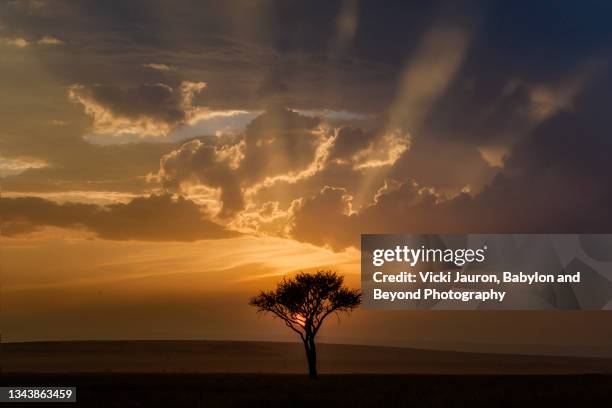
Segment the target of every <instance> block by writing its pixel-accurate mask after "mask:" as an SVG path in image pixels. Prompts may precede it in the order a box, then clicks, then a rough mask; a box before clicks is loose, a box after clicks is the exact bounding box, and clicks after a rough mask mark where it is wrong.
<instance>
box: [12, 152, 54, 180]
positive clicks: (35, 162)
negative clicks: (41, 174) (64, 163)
mask: <svg viewBox="0 0 612 408" xmlns="http://www.w3.org/2000/svg"><path fill="white" fill-rule="evenodd" d="M48 165H49V164H48V163H47V162H45V161H44V160H40V159H36V158H32V157H2V156H0V177H6V176H13V175H17V174H21V173H23V172H24V171H26V170H28V169H41V168H44V167H47V166H48Z"/></svg>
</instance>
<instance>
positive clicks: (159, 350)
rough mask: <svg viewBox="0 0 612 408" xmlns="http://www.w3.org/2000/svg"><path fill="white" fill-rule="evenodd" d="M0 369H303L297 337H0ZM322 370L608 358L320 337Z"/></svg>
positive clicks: (410, 369)
mask: <svg viewBox="0 0 612 408" xmlns="http://www.w3.org/2000/svg"><path fill="white" fill-rule="evenodd" d="M1 347H2V349H1V352H2V353H1V355H2V371H3V372H4V373H104V372H118V373H183V372H186V373H190V372H199V373H285V374H286V373H304V372H305V371H306V363H305V358H304V351H303V348H302V345H301V344H298V343H273V342H233V341H74V342H32V343H2V345H1ZM318 355H319V368H320V372H321V373H322V374H340V373H361V374H365V373H373V374H374V373H378V374H383V373H384V374H411V373H413V374H582V373H612V359H603V358H584V357H556V356H534V355H511V354H489V353H466V352H453V351H433V350H419V349H410V348H393V347H374V346H355V345H340V344H321V345H319V348H318Z"/></svg>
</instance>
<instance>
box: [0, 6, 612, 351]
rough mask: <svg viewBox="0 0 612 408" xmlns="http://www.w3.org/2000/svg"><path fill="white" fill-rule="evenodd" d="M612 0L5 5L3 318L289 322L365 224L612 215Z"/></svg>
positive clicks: (174, 328) (447, 325)
mask: <svg viewBox="0 0 612 408" xmlns="http://www.w3.org/2000/svg"><path fill="white" fill-rule="evenodd" d="M611 12H612V5H609V4H607V3H606V2H587V3H581V4H578V3H575V2H558V1H555V2H537V3H536V4H533V3H532V2H502V1H499V2H495V1H493V2H492V1H485V2H470V3H469V4H459V3H457V4H456V2H450V1H449V2H416V1H415V2H405V1H398V2H384V3H381V2H375V1H361V2H360V1H350V0H349V1H338V2H335V1H314V2H303V1H260V2H254V1H247V0H245V1H204V2H203V1H173V2H169V1H129V2H100V1H93V0H92V1H53V0H30V1H26V0H21V1H20V0H14V1H6V2H2V5H0V53H1V55H2V58H1V61H0V90H1V91H2V98H1V99H0V175H1V177H2V178H1V184H2V199H1V201H0V210H1V215H2V221H3V224H2V233H3V236H2V268H3V270H2V274H3V276H2V319H3V327H2V338H3V340H28V339H29V340H32V339H77V338H78V339H97V338H223V339H266V340H272V339H285V340H286V339H291V337H290V336H291V333H285V331H286V330H285V329H284V327H283V326H282V325H281V324H279V323H278V322H274V321H271V320H270V319H266V318H261V317H258V316H256V315H255V313H254V310H250V308H249V307H248V306H247V301H248V298H249V296H250V295H252V294H254V293H255V292H256V291H257V290H258V289H262V288H268V287H270V286H272V285H273V284H274V282H275V281H277V280H278V279H279V277H280V276H282V275H283V274H286V273H291V272H295V271H297V270H313V269H317V268H331V269H335V270H338V271H339V272H341V273H343V274H346V275H347V280H348V283H349V284H351V285H353V286H357V285H358V284H359V282H358V278H359V266H358V259H359V253H358V245H359V236H360V234H361V233H376V232H378V233H384V232H389V233H390V232H404V233H411V232H419V233H443V232H446V233H453V232H457V233H462V232H466V233H467V232H472V233H476V232H481V233H482V232H496V233H513V232H525V233H530V232H534V233H536V232H537V233H552V232H568V233H579V232H591V233H594V232H607V233H610V232H611V230H612V217H610V215H609V209H610V207H611V204H612V177H611V176H610V175H611V174H612V173H611V172H610V170H609V162H610V158H611V157H612V154H611V153H612V137H611V135H610V133H609V132H610V131H609V129H610V128H611V126H610V125H612V123H611V122H612V116H611V115H610V114H609V112H608V110H609V106H611V104H612V72H611V70H610V57H611V56H612V49H611V48H612V28H611V27H610V25H609V21H608V20H609V18H608V17H609V16H610V15H611ZM608 315H609V314H608V313H588V314H586V313H582V314H578V313H530V314H528V313H492V312H491V313H490V312H472V313H441V312H413V313H411V312H368V311H358V312H356V313H355V314H354V315H353V316H352V317H351V318H350V319H348V320H346V321H344V322H343V323H342V324H341V325H340V326H338V325H337V324H336V322H330V325H329V327H328V328H327V330H326V331H325V333H324V337H325V339H327V340H328V341H342V342H353V343H377V344H421V345H428V344H429V345H439V344H450V345H455V346H459V345H461V344H463V343H521V344H555V345H580V346H585V347H586V346H605V345H608V344H610V342H612V317H608Z"/></svg>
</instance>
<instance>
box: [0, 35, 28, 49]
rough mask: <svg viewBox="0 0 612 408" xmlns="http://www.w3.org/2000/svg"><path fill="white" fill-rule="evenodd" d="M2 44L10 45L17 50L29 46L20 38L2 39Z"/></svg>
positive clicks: (26, 41)
mask: <svg viewBox="0 0 612 408" xmlns="http://www.w3.org/2000/svg"><path fill="white" fill-rule="evenodd" d="M2 42H4V43H5V44H6V45H10V46H13V47H17V48H25V47H27V46H28V45H30V42H29V41H28V40H26V39H25V38H22V37H15V38H3V39H2Z"/></svg>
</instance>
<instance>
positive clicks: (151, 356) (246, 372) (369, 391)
mask: <svg viewBox="0 0 612 408" xmlns="http://www.w3.org/2000/svg"><path fill="white" fill-rule="evenodd" d="M303 352H304V350H303V347H302V345H301V344H299V343H272V342H230V341H110V342H98V341H91V342H35V343H5V344H3V345H2V360H3V361H2V367H3V368H2V370H3V383H4V384H3V385H23V384H26V383H27V384H28V385H46V386H50V385H58V386H59V385H63V386H66V385H75V386H77V399H78V401H79V402H80V403H81V404H82V405H86V406H99V407H108V406H134V407H136V406H215V407H216V406H278V407H284V406H289V405H290V406H298V407H300V406H320V405H332V404H333V405H334V406H351V407H360V406H372V405H375V404H382V403H383V402H384V403H387V404H399V405H407V404H410V405H414V404H416V405H426V406H448V404H450V403H451V402H455V403H458V402H463V403H471V402H512V401H525V400H530V401H534V400H535V401H538V400H546V401H551V400H553V401H559V402H567V401H573V400H576V401H577V400H580V401H588V400H600V399H604V398H606V397H607V396H608V395H609V394H610V392H611V387H612V385H611V384H612V376H611V374H612V359H604V358H582V357H554V356H533V355H531V356H530V355H509V354H492V353H490V354H478V353H462V352H451V351H433V350H418V349H408V348H392V347H372V346H352V345H338V344H320V345H319V372H320V374H321V376H320V378H319V379H318V380H316V381H312V380H309V379H308V376H307V372H306V365H305V356H303ZM459 374H460V375H459Z"/></svg>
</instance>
